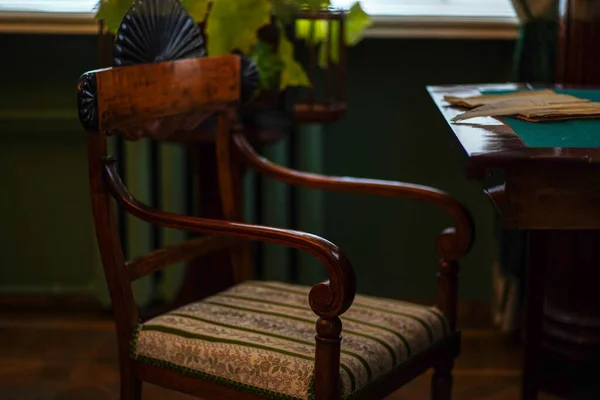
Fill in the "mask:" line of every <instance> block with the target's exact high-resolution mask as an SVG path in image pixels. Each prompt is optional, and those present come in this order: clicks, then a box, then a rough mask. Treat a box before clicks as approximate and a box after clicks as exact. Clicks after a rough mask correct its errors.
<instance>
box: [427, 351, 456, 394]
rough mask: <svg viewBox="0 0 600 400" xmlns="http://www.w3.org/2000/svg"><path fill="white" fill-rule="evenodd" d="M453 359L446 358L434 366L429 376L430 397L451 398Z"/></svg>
mask: <svg viewBox="0 0 600 400" xmlns="http://www.w3.org/2000/svg"><path fill="white" fill-rule="evenodd" d="M453 367H454V360H453V359H450V360H446V361H444V362H441V363H439V364H437V365H436V366H435V367H434V373H433V377H432V378H431V399H432V400H450V399H451V398H452V368H453Z"/></svg>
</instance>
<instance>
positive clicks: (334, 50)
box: [319, 21, 340, 68]
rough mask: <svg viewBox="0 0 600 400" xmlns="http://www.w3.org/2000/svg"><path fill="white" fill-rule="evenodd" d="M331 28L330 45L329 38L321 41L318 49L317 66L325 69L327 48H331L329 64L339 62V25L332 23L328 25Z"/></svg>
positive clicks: (326, 65)
mask: <svg viewBox="0 0 600 400" xmlns="http://www.w3.org/2000/svg"><path fill="white" fill-rule="evenodd" d="M329 26H330V27H331V43H330V41H329V38H327V39H325V40H323V43H321V46H320V47H319V66H320V67H321V68H327V67H328V66H329V60H328V59H327V51H328V47H331V62H332V63H334V64H337V63H338V62H339V61H340V23H339V22H337V21H336V22H334V23H332V24H330V25H329Z"/></svg>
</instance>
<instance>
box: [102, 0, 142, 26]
mask: <svg viewBox="0 0 600 400" xmlns="http://www.w3.org/2000/svg"><path fill="white" fill-rule="evenodd" d="M132 4H133V0H100V3H99V4H98V12H97V13H96V19H98V20H103V21H104V22H105V24H106V29H107V30H108V31H109V32H110V33H117V31H118V30H119V26H120V25H121V21H122V20H123V17H124V16H125V13H126V12H127V10H129V7H131V5H132Z"/></svg>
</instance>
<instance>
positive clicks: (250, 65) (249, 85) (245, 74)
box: [240, 57, 260, 104]
mask: <svg viewBox="0 0 600 400" xmlns="http://www.w3.org/2000/svg"><path fill="white" fill-rule="evenodd" d="M240 64H241V65H240V69H241V73H242V79H241V82H242V90H241V92H242V93H241V101H242V104H245V103H246V102H247V101H248V100H250V99H251V98H252V95H254V92H255V91H256V89H257V88H258V82H259V80H260V72H259V70H258V67H257V66H256V63H255V62H254V61H252V60H251V59H249V58H248V57H241V61H240Z"/></svg>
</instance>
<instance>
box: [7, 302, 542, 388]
mask: <svg viewBox="0 0 600 400" xmlns="http://www.w3.org/2000/svg"><path fill="white" fill-rule="evenodd" d="M116 354H117V350H116V343H115V335H114V329H113V324H112V321H111V320H110V319H109V317H100V316H96V317H90V316H85V315H79V316H70V317H66V316H63V317H60V316H55V315H51V314H50V315H49V314H43V315H37V314H36V315H32V314H31V313H25V314H23V313H20V314H16V313H2V315H0V400H34V399H35V400H111V399H117V398H118V394H117V393H118V373H117V357H116ZM520 365H521V354H520V350H519V349H518V348H516V347H515V346H511V345H509V344H507V341H506V340H505V339H503V338H501V337H500V336H499V335H498V334H497V333H496V332H495V331H493V330H491V329H472V330H467V331H463V352H462V355H461V357H460V358H459V359H458V362H457V364H456V368H455V372H454V377H455V386H454V396H453V398H454V399H455V400H470V399H479V400H507V399H518V398H519V396H518V393H519V381H520V378H519V374H520ZM429 377H430V376H429V375H427V376H423V377H421V378H418V379H417V380H415V381H414V382H412V383H410V384H409V385H407V386H406V387H404V388H403V389H401V390H399V391H398V392H396V393H394V394H393V395H392V396H390V397H389V399H388V400H408V399H410V400H419V399H428V398H429ZM143 390H144V399H145V400H159V399H160V400H191V399H193V398H192V397H190V396H187V395H183V394H179V393H174V392H169V391H166V390H163V389H161V388H159V387H156V386H152V385H145V386H144V389H143ZM540 399H554V397H550V396H541V397H540Z"/></svg>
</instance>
